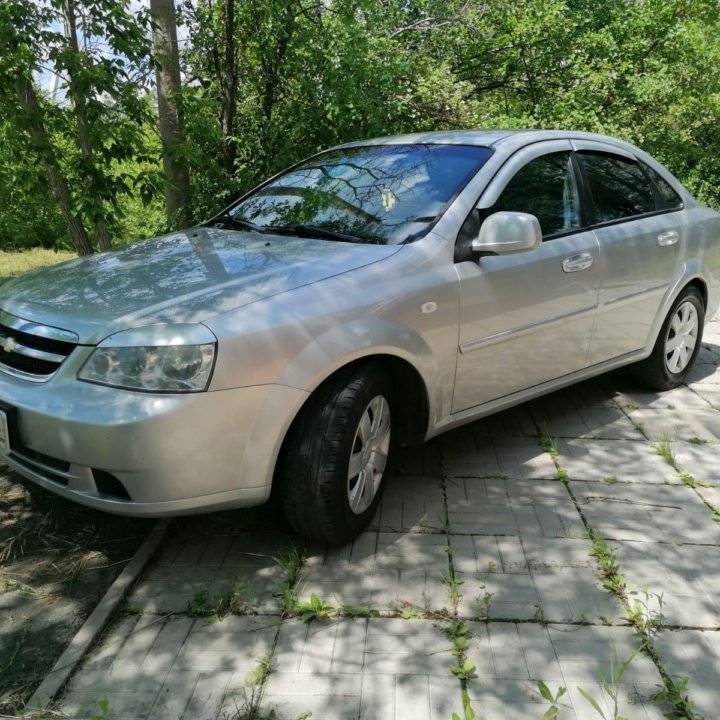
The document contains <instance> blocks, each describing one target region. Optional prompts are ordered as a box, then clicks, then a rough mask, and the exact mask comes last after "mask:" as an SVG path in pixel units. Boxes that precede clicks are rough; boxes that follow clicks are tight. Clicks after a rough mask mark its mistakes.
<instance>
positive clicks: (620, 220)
mask: <svg viewBox="0 0 720 720" xmlns="http://www.w3.org/2000/svg"><path fill="white" fill-rule="evenodd" d="M584 152H585V153H589V154H594V155H606V156H608V157H611V158H613V157H614V158H620V159H622V160H624V161H628V160H632V161H633V162H635V164H636V165H637V166H638V167H639V168H640V171H641V172H642V174H643V176H644V177H645V178H646V179H647V181H648V182H649V183H650V188H651V189H652V193H653V201H654V202H655V205H656V206H657V204H658V200H657V192H658V191H657V188H656V187H655V183H654V182H653V180H652V178H651V177H650V176H649V175H648V174H647V173H646V172H645V168H644V167H643V162H642V161H641V160H640V159H639V158H637V157H635V156H633V157H632V158H628V157H626V156H624V155H620V154H616V153H613V152H612V151H611V150H594V149H592V150H591V149H582V150H573V153H575V154H576V155H577V156H578V157H577V169H578V171H579V172H580V174H581V175H582V178H583V180H582V182H583V186H584V187H585V188H586V189H587V197H586V198H583V201H586V202H587V203H588V208H587V211H588V212H587V215H588V217H590V218H592V223H591V224H589V225H587V226H585V227H584V228H583V229H584V230H595V229H596V228H606V227H612V226H613V225H622V224H623V223H627V222H633V221H635V220H642V219H644V218H651V217H655V216H657V215H667V214H669V213H674V212H681V211H682V210H685V201H684V200H683V199H682V197H680V194H679V193H678V192H677V191H676V190H675V188H672V185H671V186H670V187H671V188H672V190H673V192H675V193H676V194H677V195H678V197H679V198H680V203H681V205H680V207H677V208H670V209H657V208H656V209H655V210H652V211H651V212H646V213H639V214H637V215H628V216H626V217H621V218H615V219H613V220H606V221H605V222H596V216H595V201H594V199H593V197H592V193H591V191H590V183H589V181H588V179H587V174H586V172H585V167H584V166H583V164H582V160H581V158H580V157H579V156H580V155H581V154H582V153H584Z"/></svg>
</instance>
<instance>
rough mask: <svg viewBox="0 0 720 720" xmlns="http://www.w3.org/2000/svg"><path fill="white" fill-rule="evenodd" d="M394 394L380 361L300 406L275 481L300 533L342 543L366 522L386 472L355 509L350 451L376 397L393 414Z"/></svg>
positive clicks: (335, 382) (354, 369)
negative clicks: (359, 509)
mask: <svg viewBox="0 0 720 720" xmlns="http://www.w3.org/2000/svg"><path fill="white" fill-rule="evenodd" d="M391 395H392V393H391V385H390V382H389V381H388V379H387V377H386V376H385V375H384V374H383V372H382V370H381V368H380V366H379V365H378V364H376V363H368V364H364V365H359V366H353V367H350V368H348V370H347V371H345V372H342V373H340V374H339V375H337V376H335V377H333V378H331V379H330V380H329V381H327V382H326V383H324V384H323V385H321V386H320V387H319V388H318V389H317V390H316V391H315V393H314V394H313V396H312V397H311V398H310V399H309V400H308V402H307V403H306V405H305V406H304V407H303V408H302V410H301V411H300V414H299V415H298V417H297V418H296V420H295V422H294V423H293V426H292V427H291V429H290V432H289V433H288V436H287V438H286V440H285V443H284V445H283V451H282V455H281V457H280V459H279V462H278V473H277V476H276V482H278V483H279V488H278V490H279V493H280V497H281V501H282V504H283V511H284V513H285V517H286V519H287V521H288V523H289V524H290V526H291V527H292V528H293V529H294V530H296V531H297V532H298V533H300V534H301V535H304V536H306V537H312V538H317V539H318V540H323V541H325V542H327V543H330V544H333V545H339V544H344V543H347V542H350V541H351V540H352V539H353V538H355V537H356V536H357V535H358V534H359V533H360V532H362V531H363V530H364V529H365V528H366V527H367V525H368V523H369V522H370V520H371V519H372V517H373V515H374V514H375V511H376V509H377V506H378V503H379V502H380V496H381V493H382V486H383V484H384V480H385V478H384V474H383V477H382V478H381V479H380V482H379V486H378V488H377V491H376V493H375V495H374V498H373V500H372V502H371V503H370V505H369V506H368V507H367V509H364V510H363V511H362V512H359V513H358V514H356V513H355V512H353V510H352V509H351V506H350V499H349V490H348V488H349V486H350V481H349V479H348V472H349V470H348V469H349V462H350V456H351V453H352V452H353V449H354V444H355V443H356V431H357V430H358V426H359V424H360V421H361V419H362V418H363V415H364V413H365V412H366V411H367V410H368V407H369V405H370V403H371V402H372V401H373V400H374V398H376V397H378V396H382V397H383V398H384V399H385V400H386V401H387V406H388V408H389V413H390V419H392V410H393V404H392V397H391ZM390 440H392V425H391V428H390ZM388 450H390V448H388ZM386 468H387V464H386V465H385V469H386Z"/></svg>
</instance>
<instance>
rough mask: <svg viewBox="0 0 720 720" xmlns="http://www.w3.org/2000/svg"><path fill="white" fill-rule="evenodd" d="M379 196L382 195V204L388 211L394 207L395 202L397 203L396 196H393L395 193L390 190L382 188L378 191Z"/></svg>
mask: <svg viewBox="0 0 720 720" xmlns="http://www.w3.org/2000/svg"><path fill="white" fill-rule="evenodd" d="M380 196H381V197H382V204H383V207H384V208H385V209H386V210H387V211H388V212H390V210H392V209H393V208H394V207H395V204H396V203H397V198H396V197H395V193H394V192H393V191H392V190H382V191H381V192H380Z"/></svg>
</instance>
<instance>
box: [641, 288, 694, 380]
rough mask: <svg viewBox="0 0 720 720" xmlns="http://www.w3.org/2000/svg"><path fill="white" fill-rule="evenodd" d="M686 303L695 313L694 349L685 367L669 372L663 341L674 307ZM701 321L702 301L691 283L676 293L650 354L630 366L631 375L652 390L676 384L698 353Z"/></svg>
mask: <svg viewBox="0 0 720 720" xmlns="http://www.w3.org/2000/svg"><path fill="white" fill-rule="evenodd" d="M686 302H689V303H691V304H692V305H693V307H694V308H695V310H696V312H697V318H698V329H697V339H696V342H695V348H694V349H693V352H692V354H691V356H690V360H689V361H688V363H687V365H685V367H683V368H682V369H681V370H680V371H679V372H673V371H672V370H671V369H670V368H669V367H668V362H667V354H666V352H665V343H666V341H667V340H668V336H669V334H670V333H671V329H670V325H671V323H672V320H673V318H674V317H675V313H676V312H677V310H678V308H679V307H680V306H681V305H683V304H684V303H686ZM704 324H705V303H704V302H703V298H702V295H701V294H700V292H699V290H698V289H697V288H695V287H692V286H691V287H687V288H685V290H683V291H682V292H681V293H680V295H679V296H678V298H677V299H676V300H675V302H674V303H673V306H672V307H671V308H670V312H669V313H668V315H667V317H666V318H665V322H664V323H663V326H662V328H661V329H660V333H659V335H658V338H657V340H656V341H655V347H654V348H653V351H652V354H651V355H650V357H648V358H647V359H646V360H643V361H642V362H639V363H637V365H635V366H633V375H634V376H635V378H636V379H637V380H638V381H639V382H640V383H642V384H643V385H645V386H647V387H649V388H651V389H653V390H671V389H672V388H674V387H677V386H678V385H680V384H681V383H682V382H683V380H684V379H685V378H686V377H687V374H688V373H689V372H690V369H691V368H692V366H693V363H694V362H695V358H696V357H697V354H698V352H700V345H701V344H702V334H703V327H704Z"/></svg>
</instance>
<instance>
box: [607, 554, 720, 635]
mask: <svg viewBox="0 0 720 720" xmlns="http://www.w3.org/2000/svg"><path fill="white" fill-rule="evenodd" d="M613 545H614V547H616V548H617V556H618V560H619V562H620V566H621V568H622V572H623V574H624V575H625V577H626V578H627V580H628V599H629V600H630V602H631V603H632V604H633V605H636V606H637V607H638V608H640V610H641V611H642V612H643V614H644V615H645V616H646V617H651V616H652V615H655V614H657V613H660V614H662V618H663V622H664V623H667V624H671V625H680V626H686V627H707V628H717V627H720V601H719V599H718V598H719V597H720V596H718V590H720V579H716V577H717V575H716V572H715V568H716V567H717V552H718V548H717V547H714V546H702V545H681V546H677V545H674V544H670V543H652V542H626V541H619V542H615V543H613Z"/></svg>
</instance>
